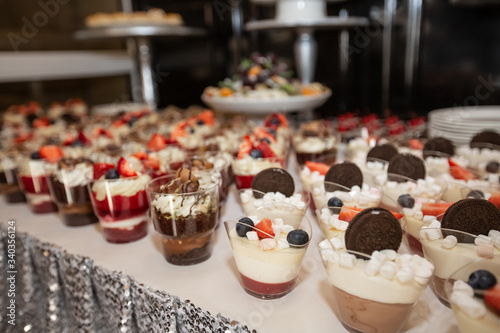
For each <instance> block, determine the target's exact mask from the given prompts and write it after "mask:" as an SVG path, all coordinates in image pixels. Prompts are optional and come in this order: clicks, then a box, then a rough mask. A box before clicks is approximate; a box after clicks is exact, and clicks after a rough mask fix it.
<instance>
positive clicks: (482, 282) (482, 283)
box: [467, 269, 497, 290]
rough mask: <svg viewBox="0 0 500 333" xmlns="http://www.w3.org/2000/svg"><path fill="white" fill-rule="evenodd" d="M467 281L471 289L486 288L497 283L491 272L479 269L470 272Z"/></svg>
mask: <svg viewBox="0 0 500 333" xmlns="http://www.w3.org/2000/svg"><path fill="white" fill-rule="evenodd" d="M467 283H468V284H469V286H471V287H472V288H473V289H479V290H486V289H490V288H491V287H494V286H495V285H496V284H497V279H496V278H495V275H493V274H492V273H491V272H489V271H487V270H484V269H480V270H478V271H475V272H472V274H471V275H470V276H469V281H468V282H467Z"/></svg>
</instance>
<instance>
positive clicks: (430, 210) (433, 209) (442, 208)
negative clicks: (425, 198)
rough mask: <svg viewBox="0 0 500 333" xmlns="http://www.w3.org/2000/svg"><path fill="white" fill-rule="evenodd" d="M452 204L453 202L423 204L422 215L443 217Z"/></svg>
mask: <svg viewBox="0 0 500 333" xmlns="http://www.w3.org/2000/svg"><path fill="white" fill-rule="evenodd" d="M452 204H453V203H451V202H423V203H422V214H424V215H432V216H436V217H437V216H439V217H442V215H443V214H444V213H445V212H446V210H447V209H448V208H449V207H450V206H451V205H452Z"/></svg>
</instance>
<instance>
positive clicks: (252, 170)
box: [232, 155, 281, 176]
mask: <svg viewBox="0 0 500 333" xmlns="http://www.w3.org/2000/svg"><path fill="white" fill-rule="evenodd" d="M232 166H233V172H234V174H235V175H239V176H248V175H256V174H258V173H259V172H260V171H262V170H264V169H268V168H281V164H280V163H279V162H278V161H276V160H275V161H272V160H267V159H254V158H252V157H250V156H248V155H246V156H245V157H243V158H241V159H235V160H233V163H232Z"/></svg>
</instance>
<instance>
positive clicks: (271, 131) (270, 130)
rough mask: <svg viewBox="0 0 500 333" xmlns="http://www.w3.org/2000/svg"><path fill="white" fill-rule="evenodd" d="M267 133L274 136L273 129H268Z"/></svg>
mask: <svg viewBox="0 0 500 333" xmlns="http://www.w3.org/2000/svg"><path fill="white" fill-rule="evenodd" d="M267 133H269V134H271V135H272V136H273V137H276V131H275V130H273V129H268V130H267Z"/></svg>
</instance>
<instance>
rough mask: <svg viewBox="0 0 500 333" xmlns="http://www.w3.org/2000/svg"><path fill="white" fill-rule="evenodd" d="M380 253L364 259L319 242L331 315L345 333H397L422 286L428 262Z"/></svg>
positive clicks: (430, 268)
mask: <svg viewBox="0 0 500 333" xmlns="http://www.w3.org/2000/svg"><path fill="white" fill-rule="evenodd" d="M385 251H389V252H386V253H384V251H381V252H378V251H376V252H374V253H373V254H372V256H369V255H366V254H364V253H360V252H355V251H350V250H339V251H337V250H334V249H333V246H331V244H330V243H328V241H327V240H325V241H323V242H322V243H320V254H321V258H322V261H323V264H324V266H325V269H326V273H327V276H328V281H329V282H330V285H331V286H332V290H333V296H334V298H335V303H336V307H337V315H338V317H339V320H340V321H341V323H342V325H343V326H344V328H346V329H347V330H348V331H349V332H353V333H359V332H377V333H397V332H401V330H402V329H403V327H404V326H405V324H406V322H407V320H408V318H409V317H410V315H411V313H412V311H413V308H414V307H415V304H416V303H417V302H418V300H419V299H420V297H421V295H422V293H423V291H424V290H425V288H426V287H427V285H428V282H429V278H430V276H431V275H432V269H433V267H432V265H431V264H430V263H429V262H428V261H426V260H425V259H424V258H421V257H418V256H411V255H406V256H407V257H402V256H401V255H398V254H396V252H394V251H392V250H385ZM389 253H390V254H389ZM412 257H417V258H418V259H415V258H412ZM381 259H382V260H381Z"/></svg>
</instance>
